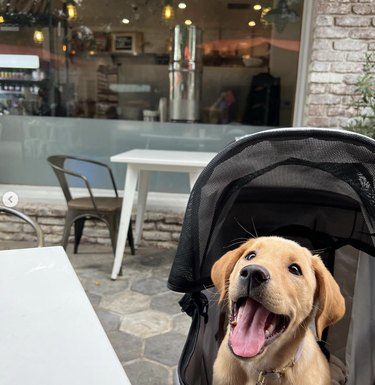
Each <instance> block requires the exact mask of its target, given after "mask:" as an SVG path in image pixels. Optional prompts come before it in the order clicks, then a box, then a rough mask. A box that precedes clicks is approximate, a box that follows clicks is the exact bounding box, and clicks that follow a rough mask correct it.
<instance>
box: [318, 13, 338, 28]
mask: <svg viewBox="0 0 375 385" xmlns="http://www.w3.org/2000/svg"><path fill="white" fill-rule="evenodd" d="M333 22H334V18H333V16H328V15H319V16H318V17H317V18H316V21H315V25H318V26H330V25H333Z"/></svg>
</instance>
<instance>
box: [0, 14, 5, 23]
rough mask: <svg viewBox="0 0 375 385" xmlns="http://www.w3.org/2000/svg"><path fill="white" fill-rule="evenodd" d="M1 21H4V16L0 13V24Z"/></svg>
mask: <svg viewBox="0 0 375 385" xmlns="http://www.w3.org/2000/svg"><path fill="white" fill-rule="evenodd" d="M3 23H5V19H4V16H1V15H0V24H3Z"/></svg>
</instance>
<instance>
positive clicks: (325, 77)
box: [310, 72, 343, 83]
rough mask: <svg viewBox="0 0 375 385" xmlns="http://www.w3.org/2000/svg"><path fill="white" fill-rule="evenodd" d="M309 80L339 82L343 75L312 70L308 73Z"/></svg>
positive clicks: (314, 81) (313, 81)
mask: <svg viewBox="0 0 375 385" xmlns="http://www.w3.org/2000/svg"><path fill="white" fill-rule="evenodd" d="M310 81H311V82H312V83H341V82H342V81H343V75H342V74H334V73H320V72H313V73H312V74H311V75H310Z"/></svg>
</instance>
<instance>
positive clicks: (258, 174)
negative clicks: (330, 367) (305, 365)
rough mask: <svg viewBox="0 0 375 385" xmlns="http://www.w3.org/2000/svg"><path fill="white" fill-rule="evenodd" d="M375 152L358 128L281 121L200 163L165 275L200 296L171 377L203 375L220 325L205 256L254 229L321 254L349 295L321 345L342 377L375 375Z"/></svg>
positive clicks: (211, 258) (214, 255)
mask: <svg viewBox="0 0 375 385" xmlns="http://www.w3.org/2000/svg"><path fill="white" fill-rule="evenodd" d="M374 153H375V141H373V140H371V139H369V138H366V137H363V136H361V135H358V134H353V133H349V132H345V131H339V130H324V129H282V130H271V131H265V132H261V133H257V134H254V135H251V136H248V137H245V138H242V139H241V140H239V141H238V142H236V143H233V144H232V145H230V146H228V147H227V148H226V149H224V150H223V151H222V152H221V153H220V154H218V155H217V156H216V157H215V158H214V159H213V160H212V162H211V163H210V164H209V165H208V166H207V167H206V168H205V170H204V171H203V172H202V174H201V175H200V177H199V178H198V180H197V182H196V184H195V186H194V188H193V190H192V193H191V195H190V199H189V202H188V206H187V209H186V213H185V219H184V223H183V227H182V233H181V238H180V242H179V245H178V249H177V252H176V257H175V260H174V262H173V266H172V269H171V273H170V277H169V282H168V285H169V287H170V288H171V289H172V290H176V291H181V292H185V293H192V294H187V295H188V296H189V295H190V296H191V297H192V302H194V299H193V297H194V296H195V298H197V297H196V293H205V294H206V296H207V297H208V306H206V307H205V310H204V311H202V307H200V310H197V311H196V312H195V313H194V317H193V318H195V319H196V321H195V325H196V326H195V327H198V328H199V330H198V331H196V330H195V329H194V327H193V326H192V332H191V333H193V334H194V333H195V335H197V336H198V337H197V339H196V345H195V346H193V344H190V347H189V349H185V351H184V353H183V355H182V356H181V360H180V364H179V384H181V385H182V384H184V385H210V384H211V376H212V364H213V362H214V359H215V356H216V351H217V344H218V342H217V340H218V335H217V332H218V330H219V329H220V328H219V324H220V316H219V314H220V311H219V310H218V308H217V305H216V304H215V294H213V293H214V290H213V291H212V290H211V291H210V290H206V288H207V287H210V286H211V285H212V282H211V279H210V271H211V267H212V264H213V263H214V262H215V261H216V260H217V259H218V258H220V257H221V256H222V255H223V254H224V253H225V252H227V251H229V250H230V249H233V248H235V247H236V246H237V245H238V244H239V243H241V242H243V241H245V240H246V239H248V238H250V237H252V236H262V235H280V236H284V237H286V238H290V239H294V240H296V241H297V242H299V243H301V244H302V245H304V246H306V247H308V248H309V249H310V250H312V251H315V252H316V253H319V254H320V255H321V257H322V259H323V260H324V262H325V263H326V265H327V267H328V268H329V269H330V270H331V272H332V273H334V275H335V278H336V280H337V281H338V283H339V284H340V287H341V289H342V292H343V294H344V296H345V299H346V305H347V312H346V315H345V318H344V319H343V320H342V321H341V322H340V323H339V324H338V325H337V326H336V325H335V327H333V328H332V329H330V331H329V334H328V338H327V346H328V348H329V350H330V352H331V353H333V354H335V356H337V357H339V358H340V359H341V360H342V361H343V362H346V364H347V366H348V369H349V382H348V383H349V384H350V385H355V384H359V383H361V384H369V385H372V384H374V383H375V353H374V352H375V335H374V334H375V330H374V328H375V325H374V322H373V320H374V310H373V309H372V308H371V304H373V297H374V296H375V285H374V283H373V281H372V280H371V277H372V276H373V275H374V274H375V259H374V258H371V256H374V255H375V247H374V240H373V235H374V223H375V192H374V176H375V156H374ZM357 269H358V275H357V274H356V272H357ZM366 269H367V270H366ZM372 306H373V305H372ZM198 308H199V305H197V309H198ZM369 309H370V310H369ZM197 319H199V322H198V321H197ZM189 338H190V333H189ZM189 338H188V341H189ZM188 341H187V345H188ZM190 342H191V341H190ZM365 355H366V356H365ZM361 362H362V364H360V363H361ZM364 365H366V369H365V370H363V367H364ZM199 368H200V369H199ZM196 371H199V375H198V374H194V373H196Z"/></svg>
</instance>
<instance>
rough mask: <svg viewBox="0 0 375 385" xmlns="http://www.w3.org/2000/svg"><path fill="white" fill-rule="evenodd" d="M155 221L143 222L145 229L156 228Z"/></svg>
mask: <svg viewBox="0 0 375 385" xmlns="http://www.w3.org/2000/svg"><path fill="white" fill-rule="evenodd" d="M155 228H156V224H155V222H143V230H146V231H147V230H155Z"/></svg>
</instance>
